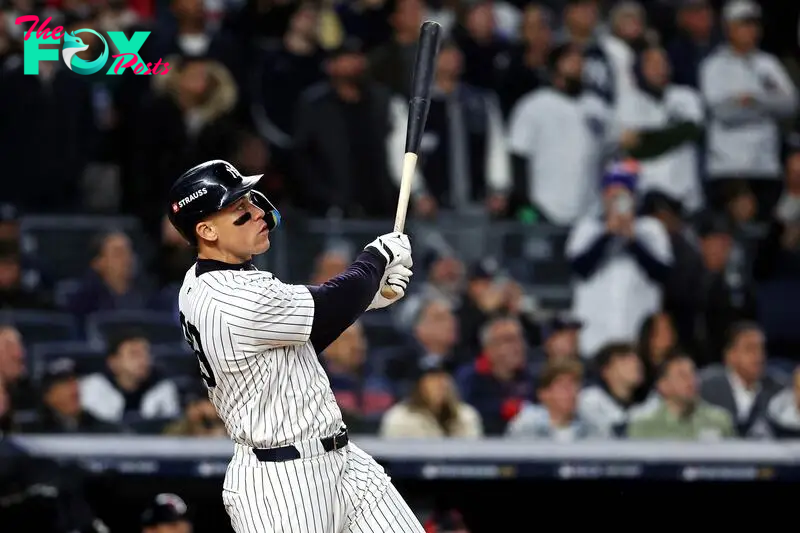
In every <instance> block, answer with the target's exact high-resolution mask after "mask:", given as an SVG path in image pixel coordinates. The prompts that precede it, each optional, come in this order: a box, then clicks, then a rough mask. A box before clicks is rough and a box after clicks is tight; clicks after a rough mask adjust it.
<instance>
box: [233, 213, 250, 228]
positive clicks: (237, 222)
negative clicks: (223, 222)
mask: <svg viewBox="0 0 800 533" xmlns="http://www.w3.org/2000/svg"><path fill="white" fill-rule="evenodd" d="M251 218H252V215H251V214H250V213H244V214H243V215H242V216H240V217H239V218H237V219H236V220H234V221H233V224H234V225H235V226H241V225H242V224H246V223H247V221H248V220H250V219H251Z"/></svg>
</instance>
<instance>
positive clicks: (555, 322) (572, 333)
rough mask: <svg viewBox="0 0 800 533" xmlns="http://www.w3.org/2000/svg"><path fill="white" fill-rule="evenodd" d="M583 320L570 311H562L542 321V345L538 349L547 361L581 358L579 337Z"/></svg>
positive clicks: (542, 357)
mask: <svg viewBox="0 0 800 533" xmlns="http://www.w3.org/2000/svg"><path fill="white" fill-rule="evenodd" d="M582 327H583V322H581V321H580V320H578V319H577V318H576V317H574V316H572V315H571V314H570V313H567V312H562V313H557V314H555V315H554V316H552V317H550V318H548V319H547V320H545V321H544V322H543V323H542V341H543V342H542V345H541V348H540V349H539V350H537V351H538V352H539V353H540V354H541V356H540V357H538V359H542V360H545V361H562V360H567V359H578V358H580V352H579V350H578V337H579V335H580V331H581V328H582Z"/></svg>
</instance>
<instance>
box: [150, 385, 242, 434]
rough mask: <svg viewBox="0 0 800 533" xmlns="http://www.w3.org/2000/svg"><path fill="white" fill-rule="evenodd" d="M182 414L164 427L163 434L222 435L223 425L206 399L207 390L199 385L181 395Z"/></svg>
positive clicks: (223, 432) (223, 431)
mask: <svg viewBox="0 0 800 533" xmlns="http://www.w3.org/2000/svg"><path fill="white" fill-rule="evenodd" d="M183 405H184V410H183V415H182V416H181V418H180V419H178V420H175V421H174V422H170V423H169V424H167V425H166V427H164V435H172V436H176V437H224V436H226V435H227V433H226V432H225V425H224V424H223V423H222V420H220V418H219V416H218V415H217V411H216V409H214V404H212V403H211V401H210V400H209V399H208V390H207V389H206V388H205V387H204V386H202V385H200V386H198V387H191V388H190V390H189V391H187V392H186V393H185V394H184V395H183Z"/></svg>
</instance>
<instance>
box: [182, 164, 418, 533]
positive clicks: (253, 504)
mask: <svg viewBox="0 0 800 533" xmlns="http://www.w3.org/2000/svg"><path fill="white" fill-rule="evenodd" d="M260 178H261V176H242V175H241V174H240V173H239V172H238V171H237V170H236V169H235V168H234V167H233V166H232V165H230V164H229V163H226V162H225V161H209V162H207V163H203V164H201V165H198V166H196V167H194V168H192V169H191V170H189V171H187V172H186V173H185V174H183V175H182V176H181V177H180V178H178V180H177V181H176V182H175V183H174V185H173V186H172V189H171V191H170V195H169V198H170V202H169V217H170V221H171V222H172V224H173V225H174V226H175V228H176V229H177V230H178V231H179V232H180V233H181V234H182V235H183V237H184V238H185V239H187V240H188V241H189V242H190V243H191V244H193V245H194V246H195V247H196V250H197V262H196V263H195V264H194V265H193V266H192V267H191V268H190V269H189V271H188V272H187V273H186V277H185V278H184V281H183V286H182V287H181V290H180V295H179V297H178V299H179V301H178V305H179V309H180V320H181V324H182V326H183V331H184V335H185V337H186V340H187V342H188V343H189V345H190V346H191V347H192V349H193V350H194V352H195V354H196V355H197V358H198V360H199V363H200V373H201V376H202V379H203V381H204V382H205V385H206V387H207V389H208V394H209V398H210V399H211V401H212V402H213V404H214V406H215V407H216V409H217V412H218V413H219V416H220V418H221V419H222V420H223V421H224V422H225V427H226V429H227V431H228V434H229V435H230V436H231V438H232V439H233V441H234V452H233V458H232V459H231V462H230V464H229V466H228V470H227V473H226V475H225V481H224V484H223V491H222V497H223V503H224V504H225V507H226V509H227V512H228V514H229V516H230V518H231V523H232V525H233V528H234V530H235V531H236V532H237V533H244V532H246V533H256V532H258V533H270V532H314V533H339V532H353V533H356V532H358V533H366V532H372V531H375V532H378V531H380V532H387V531H393V532H401V533H402V532H420V533H422V532H423V529H422V526H421V524H420V522H419V520H418V519H417V518H416V517H415V516H414V514H413V512H412V511H411V510H410V509H409V507H408V505H407V504H406V503H405V502H404V501H403V499H402V497H401V496H400V494H399V493H398V492H397V490H396V489H395V487H394V486H393V485H392V483H391V481H390V478H389V477H388V475H387V474H386V473H385V472H384V470H383V468H382V467H381V466H380V465H378V463H377V462H376V461H375V460H374V459H373V458H372V457H370V456H369V455H367V454H366V453H365V452H364V451H362V450H361V449H360V448H359V447H358V446H356V445H355V444H354V443H352V442H349V438H348V434H347V428H346V427H345V425H344V424H343V422H342V415H341V412H340V410H339V407H338V405H337V404H336V400H335V399H334V396H333V392H332V391H331V388H330V383H329V382H328V378H327V376H326V374H325V371H324V370H323V368H322V366H321V365H320V363H319V358H318V355H317V354H318V353H320V352H321V351H322V350H324V349H325V347H327V346H328V345H329V344H330V343H331V342H332V341H333V340H335V339H336V338H337V337H338V336H339V335H340V334H341V333H342V332H343V331H344V330H345V329H347V328H348V327H349V326H350V325H351V324H352V323H353V322H354V321H355V320H356V319H357V318H358V317H359V316H360V315H361V314H362V313H364V311H368V310H370V309H379V308H382V307H386V306H388V305H390V304H391V303H393V302H396V301H397V300H399V299H400V298H402V297H403V296H404V295H405V289H406V287H407V286H408V282H409V279H410V277H411V275H412V273H411V270H410V269H411V267H412V259H411V245H410V244H409V240H408V237H407V236H406V235H403V234H401V233H390V234H386V235H383V236H381V237H378V238H377V239H375V240H374V241H373V242H371V243H370V244H368V245H367V246H366V247H365V248H364V250H363V252H362V253H361V254H360V255H359V256H358V258H357V259H356V260H355V261H354V262H353V263H352V264H351V265H350V266H349V268H348V269H347V270H346V271H345V272H343V273H342V274H340V275H338V276H336V277H334V278H332V279H330V280H329V281H327V282H326V283H323V284H322V285H318V286H304V285H288V284H285V283H283V282H281V281H280V280H278V279H276V278H275V277H274V276H273V275H272V274H270V273H269V272H262V271H259V270H257V269H256V268H255V267H254V266H253V264H252V262H251V260H252V258H253V256H255V255H257V254H261V253H264V252H265V251H267V250H268V249H269V246H270V242H269V239H270V232H272V231H274V230H275V229H276V228H277V227H278V226H279V224H280V214H279V213H278V211H277V210H276V209H275V207H274V206H273V205H272V204H271V203H270V202H269V200H268V199H267V198H266V197H265V196H264V195H263V194H261V193H259V192H257V191H254V190H253V188H254V187H255V185H256V184H257V183H258V180H259V179H260ZM387 284H388V285H391V286H392V287H393V288H394V290H395V292H396V293H397V296H396V297H395V298H394V299H393V300H387V299H385V298H383V297H382V296H381V294H380V287H382V286H383V285H387Z"/></svg>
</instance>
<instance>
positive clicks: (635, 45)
mask: <svg viewBox="0 0 800 533" xmlns="http://www.w3.org/2000/svg"><path fill="white" fill-rule="evenodd" d="M608 26H609V27H608V32H607V34H605V35H603V39H602V42H603V48H604V50H605V52H606V54H607V58H608V61H609V64H610V65H611V68H612V71H613V78H612V79H613V82H614V95H615V100H614V103H615V105H614V110H615V111H616V112H617V113H618V112H619V110H620V107H621V106H622V105H624V104H625V103H626V101H627V100H628V99H629V98H630V97H631V91H632V90H633V89H634V87H635V86H636V79H635V70H636V63H637V62H638V58H639V56H640V55H641V53H642V52H643V51H644V50H646V49H647V47H648V46H652V45H653V44H654V43H653V42H652V41H653V40H654V39H653V38H652V36H651V35H649V33H650V32H648V28H647V14H646V13H645V10H644V7H642V4H640V3H639V2H636V1H635V0H633V1H632V0H623V1H621V2H617V3H616V4H615V5H614V6H613V7H612V8H611V10H610V12H609V14H608Z"/></svg>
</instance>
